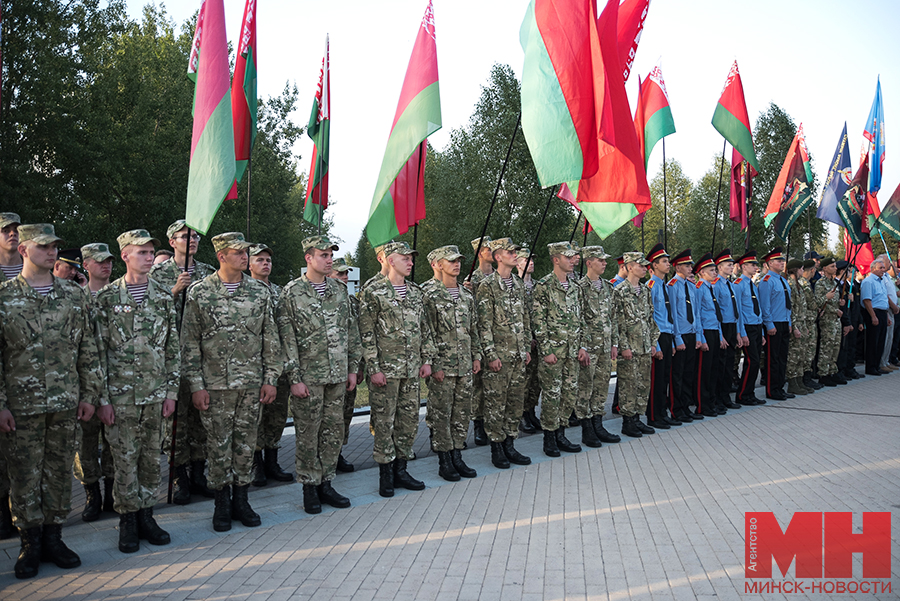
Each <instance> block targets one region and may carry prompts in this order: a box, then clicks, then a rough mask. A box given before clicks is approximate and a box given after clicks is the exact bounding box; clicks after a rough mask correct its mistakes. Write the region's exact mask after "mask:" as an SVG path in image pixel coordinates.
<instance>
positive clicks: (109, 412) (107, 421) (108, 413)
mask: <svg viewBox="0 0 900 601" xmlns="http://www.w3.org/2000/svg"><path fill="white" fill-rule="evenodd" d="M97 417H99V418H100V423H101V424H103V425H104V426H111V425H113V424H114V423H116V412H115V410H114V409H113V406H112V405H100V406H99V407H98V408H97Z"/></svg>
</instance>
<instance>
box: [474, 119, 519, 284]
mask: <svg viewBox="0 0 900 601" xmlns="http://www.w3.org/2000/svg"><path fill="white" fill-rule="evenodd" d="M521 123H522V113H521V111H520V112H519V115H518V116H517V117H516V127H515V129H513V134H512V137H511V138H510V139H509V148H507V149H506V158H505V159H504V160H503V167H501V168H500V177H498V178H497V187H496V188H494V197H493V198H491V206H490V207H489V208H488V214H487V218H486V219H485V220H484V226H483V227H482V228H481V236H480V237H479V238H478V248H476V249H475V256H474V257H472V267H470V268H469V275H467V276H466V279H465V281H467V282H468V281H470V280H471V279H472V272H474V271H475V265H477V264H478V255H479V254H481V247H482V241H483V240H484V235H485V234H486V233H487V227H488V223H490V221H491V213H493V212H494V205H495V204H496V203H497V195H498V194H499V193H500V184H501V182H503V174H504V173H506V165H507V164H508V163H509V155H510V153H511V152H512V147H513V142H515V141H516V134H517V133H518V132H519V125H520V124H521ZM529 258H530V257H529ZM525 265H526V266H527V265H528V263H526V264H525Z"/></svg>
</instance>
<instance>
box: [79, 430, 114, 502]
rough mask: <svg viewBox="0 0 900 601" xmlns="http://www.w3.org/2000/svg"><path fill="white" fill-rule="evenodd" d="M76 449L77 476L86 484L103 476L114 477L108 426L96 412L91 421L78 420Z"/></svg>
mask: <svg viewBox="0 0 900 601" xmlns="http://www.w3.org/2000/svg"><path fill="white" fill-rule="evenodd" d="M101 443H102V444H103V450H102V451H101V449H100V445H101ZM75 449H76V450H75V477H76V478H78V481H79V482H81V483H82V484H84V485H85V486H86V485H88V484H93V483H94V482H97V481H98V480H100V477H101V476H103V477H104V478H112V477H113V476H114V475H115V468H114V467H113V458H112V453H111V452H110V450H109V440H108V437H107V435H106V426H104V425H103V424H102V423H100V418H99V417H97V414H96V413H94V415H93V417H91V419H90V420H89V421H86V422H83V421H79V422H78V433H77V438H76V439H75Z"/></svg>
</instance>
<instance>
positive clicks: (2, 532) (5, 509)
mask: <svg viewBox="0 0 900 601" xmlns="http://www.w3.org/2000/svg"><path fill="white" fill-rule="evenodd" d="M12 535H13V524H12V511H11V510H10V508H9V493H6V494H5V495H3V496H0V540H4V539H7V538H9V537H10V536H12Z"/></svg>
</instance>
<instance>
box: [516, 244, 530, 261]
mask: <svg viewBox="0 0 900 601" xmlns="http://www.w3.org/2000/svg"><path fill="white" fill-rule="evenodd" d="M530 254H531V251H530V250H528V249H527V248H525V247H524V246H523V247H522V248H520V249H519V250H518V251H517V252H516V256H517V257H519V258H520V259H527V258H528V255H530Z"/></svg>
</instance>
